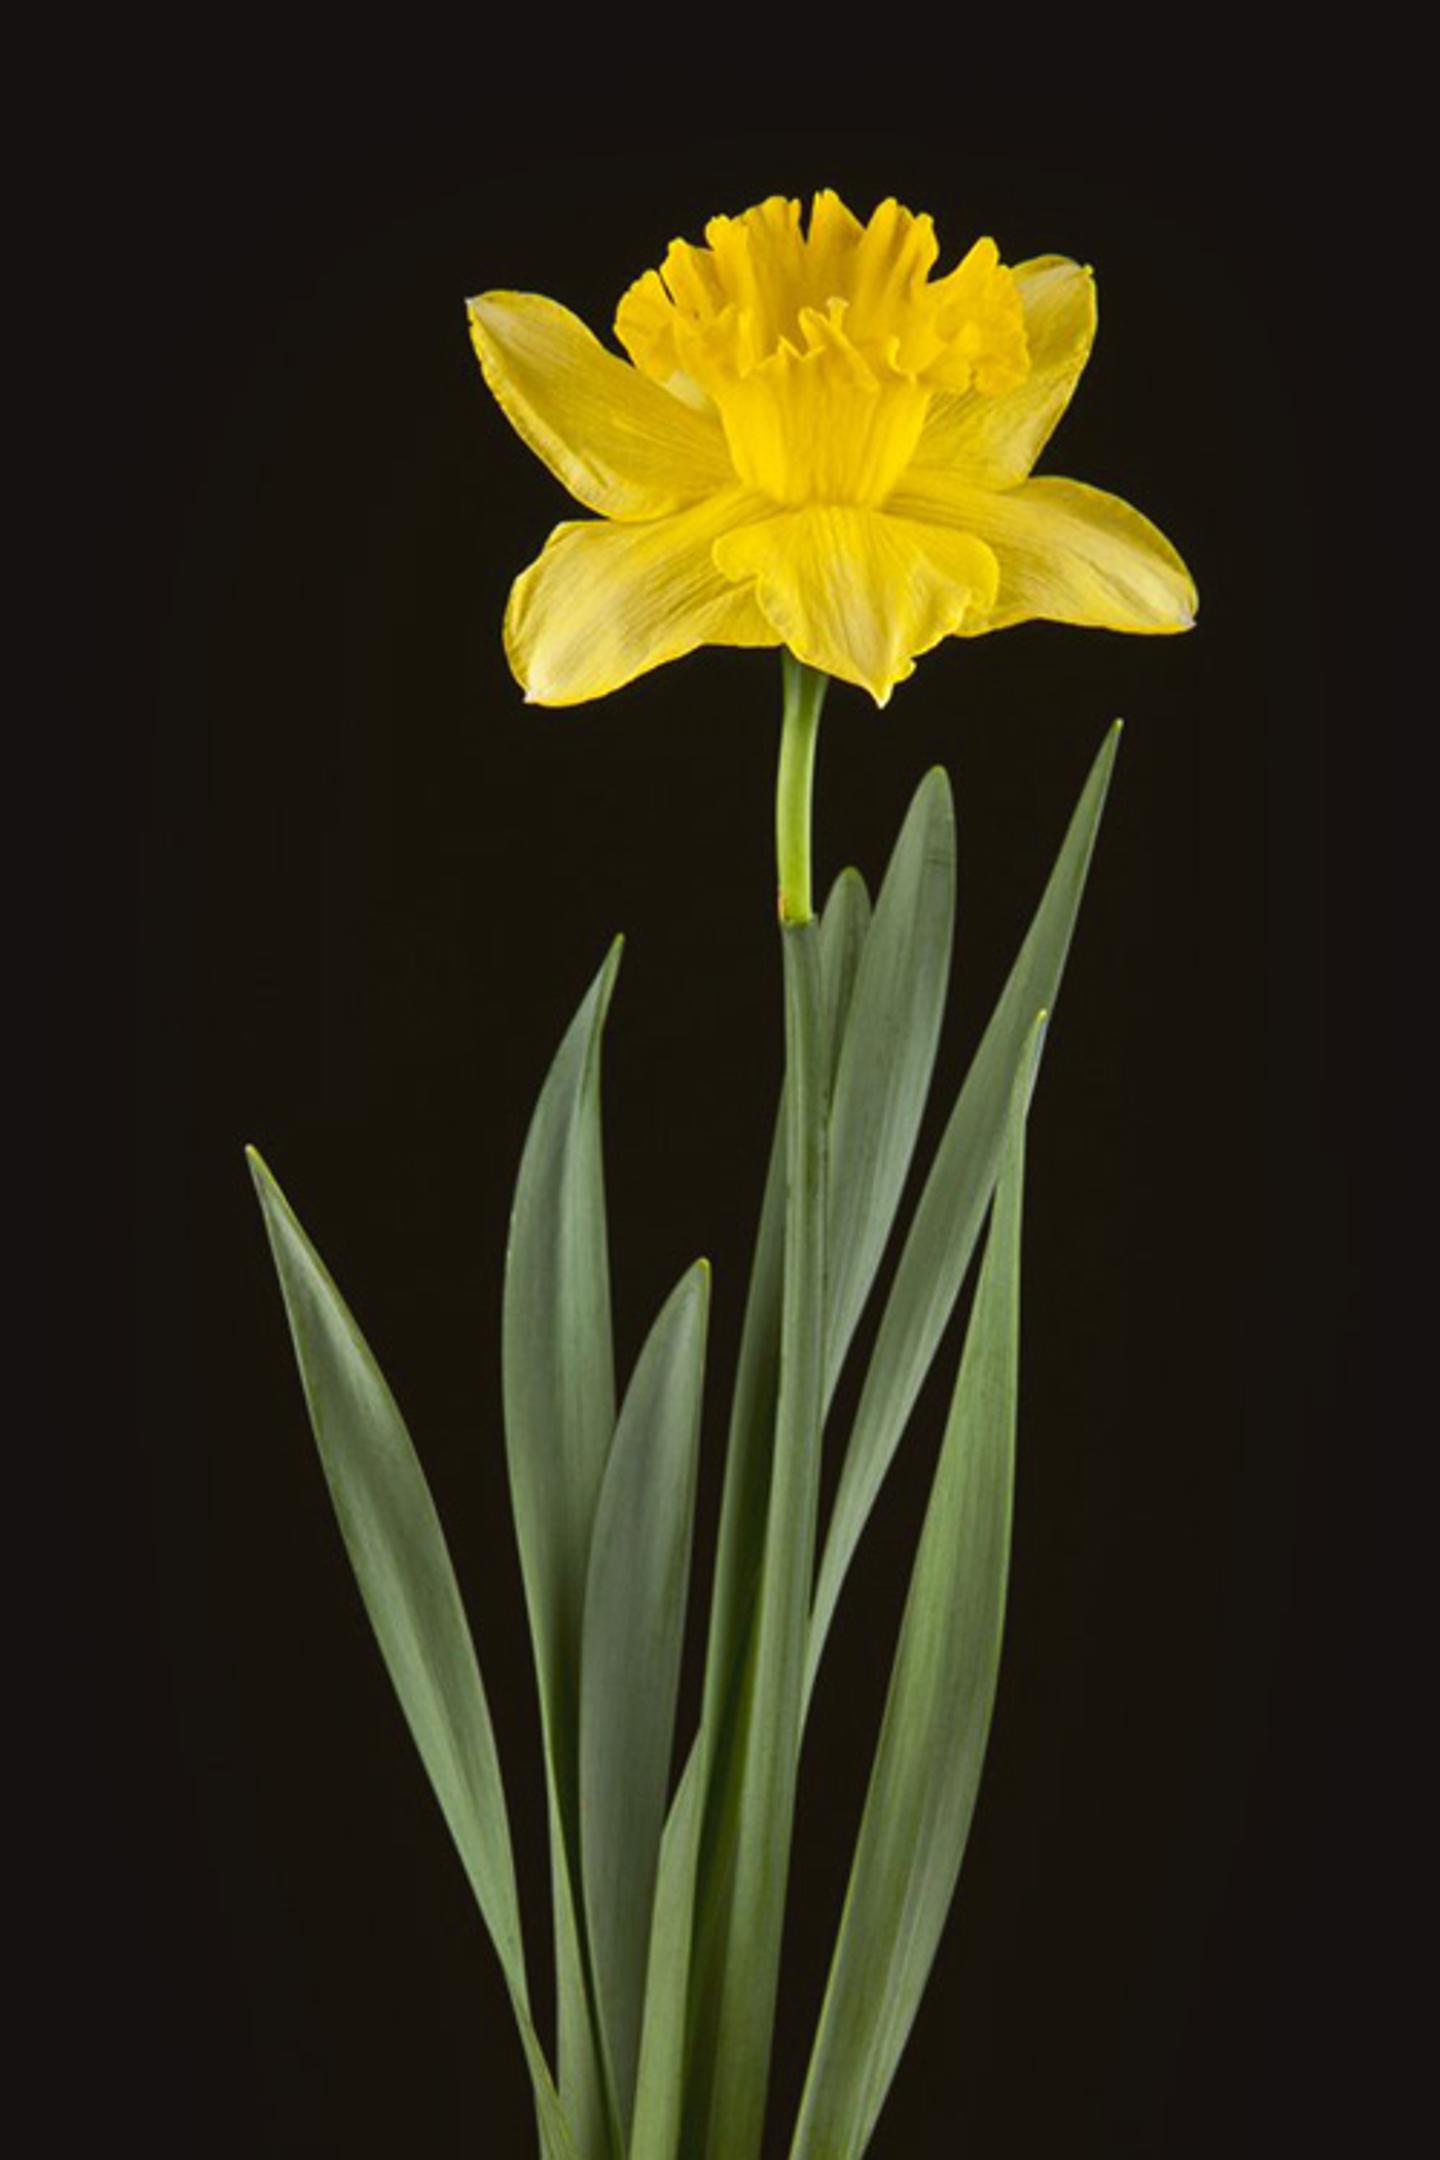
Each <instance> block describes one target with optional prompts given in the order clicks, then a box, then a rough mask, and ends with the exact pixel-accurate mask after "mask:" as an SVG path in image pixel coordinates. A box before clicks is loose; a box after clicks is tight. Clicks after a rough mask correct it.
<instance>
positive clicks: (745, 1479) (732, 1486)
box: [703, 870, 870, 1734]
mask: <svg viewBox="0 0 1440 2160" xmlns="http://www.w3.org/2000/svg"><path fill="white" fill-rule="evenodd" d="M869 924H870V897H869V894H868V893H867V891H866V889H865V881H864V879H863V878H862V877H861V875H860V873H859V871H858V870H842V871H841V873H840V875H839V877H838V878H837V879H836V880H835V883H834V884H833V885H832V887H831V888H830V895H829V898H828V900H827V901H826V904H825V912H824V917H823V919H822V921H821V925H820V975H821V998H822V1006H823V1014H824V1030H825V1042H826V1054H827V1064H828V1065H829V1066H831V1067H833V1060H834V1057H835V1055H836V1054H837V1051H838V1046H839V1044H840V1042H841V1041H842V1040H843V1037H844V1031H845V1024H846V1019H847V1016H848V1013H849V1009H850V1000H851V997H852V994H853V992H854V988H855V978H856V974H857V972H858V969H859V965H860V958H861V954H862V953H863V951H864V946H865V938H866V934H867V931H868V929H869ZM784 1259H785V1099H784V1091H783V1089H782V1091H781V1099H780V1108H779V1111H778V1112H777V1115H776V1121H775V1137H774V1142H773V1145H772V1147H771V1150H770V1163H769V1168H768V1171H767V1173H766V1179H765V1194H764V1199H763V1201H762V1203H761V1208H760V1226H759V1230H758V1232H757V1235H756V1239H755V1254H754V1258H753V1261H752V1263H751V1269H750V1286H749V1292H748V1295H747V1298H746V1304H745V1319H744V1325H743V1328H742V1331H741V1337H740V1355H739V1359H738V1361H737V1364H736V1368H735V1392H734V1398H733V1402H732V1406H731V1413H730V1430H729V1438H728V1443H727V1446H726V1451H725V1486H724V1497H723V1500H722V1503H721V1513H720V1534H719V1540H718V1545H717V1550H716V1560H715V1581H714V1588H713V1592H712V1599H711V1610H710V1634H709V1642H708V1647H707V1654H706V1663H705V1705H704V1713H703V1722H704V1726H705V1727H706V1729H708V1730H709V1731H710V1732H711V1733H712V1734H713V1733H714V1732H715V1731H717V1730H718V1727H719V1723H720V1717H721V1706H722V1703H723V1702H724V1700H725V1699H726V1697H727V1696H728V1695H729V1693H730V1691H731V1690H732V1688H733V1685H734V1681H735V1675H736V1673H737V1671H738V1669H739V1665H740V1659H741V1655H742V1651H743V1646H744V1642H745V1635H746V1630H747V1628H748V1625H749V1615H750V1609H751V1606H752V1604H753V1602H754V1596H755V1585H756V1583H757V1582H758V1580H759V1577H760V1556H761V1553H762V1551H763V1549H764V1542H765V1510H766V1506H767V1502H768V1496H769V1481H770V1458H771V1453H772V1451H773V1448H774V1443H775V1406H776V1401H777V1399H778V1392H779V1384H780V1305H781V1295H782V1281H783V1273H784Z"/></svg>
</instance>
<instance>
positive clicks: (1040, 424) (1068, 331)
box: [914, 255, 1095, 488]
mask: <svg viewBox="0 0 1440 2160" xmlns="http://www.w3.org/2000/svg"><path fill="white" fill-rule="evenodd" d="M1011 275H1012V276H1013V278H1014V280H1015V285H1016V289H1017V290H1018V292H1019V295H1020V301H1021V305H1022V307H1023V309H1024V313H1025V342H1026V345H1027V346H1028V348H1029V353H1030V372H1029V373H1028V374H1027V375H1026V376H1025V377H1024V379H1023V381H1020V382H1018V383H1016V385H1015V387H1014V388H1013V389H1009V390H1005V391H1002V393H1001V394H1000V395H999V396H998V397H985V396H983V395H981V394H980V393H979V392H978V391H975V390H968V391H966V392H965V393H964V394H963V395H962V396H959V397H948V396H945V395H943V394H940V395H937V396H936V397H934V398H933V399H932V400H931V404H930V410H929V413H928V414H927V415H926V420H925V426H924V428H923V429H922V430H921V434H920V441H919V444H918V445H917V447H916V451H915V460H914V461H915V464H916V465H917V466H920V467H922V468H935V469H938V470H941V471H947V472H953V473H954V474H955V475H956V477H957V478H960V477H963V478H965V479H966V480H970V481H973V482H974V484H975V485H976V486H977V487H992V488H1004V487H1013V486H1014V485H1015V482H1016V481H1017V480H1023V479H1024V478H1025V477H1026V475H1027V474H1028V473H1029V471H1030V469H1031V467H1032V466H1033V465H1034V463H1035V460H1036V458H1037V457H1039V455H1040V452H1041V451H1042V450H1043V448H1044V447H1045V444H1046V443H1047V442H1048V441H1049V439H1050V436H1051V434H1052V433H1053V431H1054V428H1055V424H1056V422H1057V421H1058V420H1059V418H1060V415H1061V414H1062V413H1063V412H1064V410H1065V407H1066V406H1067V405H1068V404H1069V402H1070V398H1071V395H1072V393H1073V391H1074V388H1075V385H1076V383H1077V381H1078V380H1079V377H1080V371H1081V369H1082V368H1083V367H1084V365H1085V362H1086V360H1087V359H1088V358H1089V354H1090V347H1091V344H1092V342H1093V340H1094V336H1095V284H1094V280H1093V279H1092V277H1091V275H1090V272H1089V271H1088V270H1087V269H1084V268H1083V267H1082V266H1081V265H1080V264H1079V263H1074V262H1068V261H1067V260H1066V259H1065V258H1064V256H1061V255H1042V256H1039V257H1037V258H1036V260H1034V261H1033V262H1024V263H1017V264H1016V266H1015V269H1014V270H1013V272H1012V273H1011Z"/></svg>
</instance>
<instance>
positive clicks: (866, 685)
mask: <svg viewBox="0 0 1440 2160" xmlns="http://www.w3.org/2000/svg"><path fill="white" fill-rule="evenodd" d="M715 561H716V564H717V566H718V567H719V568H720V569H721V570H722V571H723V572H724V574H725V575H726V577H731V578H735V579H737V580H750V581H753V589H754V594H755V598H756V601H757V602H758V604H759V607H760V610H761V613H762V614H763V615H764V616H765V618H766V620H767V621H768V622H770V623H771V624H772V626H773V628H774V630H775V632H776V633H777V635H778V637H779V638H780V639H781V640H783V642H784V643H785V644H786V645H788V646H789V648H790V650H791V651H792V652H793V653H794V654H795V657H796V658H797V659H798V660H803V661H804V662H805V663H806V665H807V666H809V667H814V668H820V669H822V670H823V672H824V673H825V674H827V675H838V676H839V677H841V679H842V680H843V681H845V682H853V683H858V684H859V685H860V687H861V688H862V689H864V690H868V691H869V692H870V694H871V696H872V697H873V698H874V700H875V702H876V704H877V705H884V704H885V703H886V702H887V700H888V699H889V696H890V692H891V690H892V689H893V688H894V686H895V684H896V683H897V682H903V681H904V680H905V678H906V676H907V675H910V674H912V673H913V671H914V662H915V657H916V655H917V654H919V653H922V652H928V651H929V649H930V647H931V646H932V645H938V644H939V642H940V640H941V638H943V637H948V636H949V635H950V634H951V632H953V631H955V630H958V629H959V628H960V627H961V626H962V624H963V623H964V622H965V620H966V617H967V616H968V615H969V614H970V613H971V612H972V611H973V610H975V609H977V608H978V609H980V610H982V611H983V610H985V609H988V608H989V607H990V605H991V603H992V602H993V600H994V597H995V589H996V569H995V560H994V557H993V556H992V555H991V553H990V550H989V549H988V548H987V547H986V546H984V544H983V543H982V542H980V541H978V540H976V539H974V538H973V537H972V536H971V535H970V534H968V533H961V532H956V531H952V530H950V529H948V528H946V527H944V526H933V527H925V526H920V525H915V524H911V523H910V522H909V521H908V520H906V519H903V518H898V517H891V516H889V515H888V514H886V513H884V512H881V511H876V510H861V509H855V508H853V507H851V506H848V505H840V504H817V505H814V506H813V507H811V508H808V509H804V510H790V511H783V512H781V513H780V515H778V516H776V517H771V518H767V519H766V520H765V521H764V523H762V524H756V525H752V524H747V525H745V526H743V527H742V528H740V529H739V530H737V531H735V532H732V533H730V534H728V535H727V536H726V537H724V538H723V539H721V540H719V541H717V543H716V547H715Z"/></svg>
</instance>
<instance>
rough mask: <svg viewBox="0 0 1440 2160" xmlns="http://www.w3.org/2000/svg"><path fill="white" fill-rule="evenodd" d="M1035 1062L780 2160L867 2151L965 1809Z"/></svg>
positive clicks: (997, 1590)
mask: <svg viewBox="0 0 1440 2160" xmlns="http://www.w3.org/2000/svg"><path fill="white" fill-rule="evenodd" d="M1042 1020H1043V1015H1042ZM1037 1054H1038V1027H1037V1030H1036V1032H1034V1033H1032V1035H1031V1037H1030V1041H1029V1046H1028V1047H1027V1050H1026V1053H1025V1055H1024V1057H1023V1058H1022V1061H1021V1069H1020V1074H1019V1076H1018V1078H1017V1081H1016V1083H1015V1087H1014V1090H1013V1093H1012V1099H1011V1108H1010V1114H1009V1117H1008V1119H1007V1123H1006V1130H1005V1136H1004V1142H1003V1149H1002V1164H1001V1170H1000V1176H999V1181H998V1184H997V1186H996V1190H995V1201H994V1209H993V1214H992V1219H991V1226H990V1234H989V1237H988V1239H987V1241H986V1250H985V1260H984V1265H983V1267H982V1268H981V1272H980V1281H979V1284H978V1286H977V1289H976V1293H975V1305H974V1309H973V1311H972V1313H971V1316H970V1326H969V1329H968V1332H967V1335H966V1341H965V1351H964V1356H963V1358H962V1360H961V1365H960V1376H959V1379H958V1381H957V1383H956V1387H955V1394H954V1398H953V1402H952V1406H951V1411H950V1418H949V1423H948V1425H947V1428H946V1433H945V1440H944V1444H943V1446H942V1449H941V1453H940V1461H939V1465H938V1467H937V1469H936V1473H935V1481H934V1485H933V1487H932V1490H931V1495H930V1505H929V1508H928V1510H927V1513H926V1517H925V1527H924V1530H923V1532H922V1534H921V1539H920V1545H919V1550H918V1552H917V1554H916V1558H915V1566H914V1572H913V1574H912V1576H911V1580H910V1594H909V1598H908V1600H907V1602H906V1606H905V1617H904V1620H903V1622H902V1624H901V1630H900V1642H899V1647H898V1649H897V1651H896V1655H895V1665H894V1670H893V1673H892V1675H891V1680H890V1691H889V1696H888V1699H887V1701H886V1705H885V1716H884V1722H883V1724H882V1726H881V1731H880V1741H879V1745H878V1747H877V1749H876V1753H875V1763H874V1768H873V1770H872V1772H871V1778H870V1789H869V1793H868V1795H867V1798H866V1802H865V1813H864V1818H863V1820H862V1823H861V1827H860V1836H859V1841H858V1844H857V1846H856V1851H855V1860H854V1865H853V1867H852V1870H851V1875H850V1887H849V1891H848V1894H847V1896H846V1900H845V1911H844V1916H843V1918H842V1920H841V1924H840V1934H839V1939H838V1941H837V1943H836V1947H835V1956H834V1961H833V1963H832V1965H831V1969H830V1979H829V1984H828V1986H827V1989H826V1993H825V2001H824V2005H823V2008H822V2010H821V2014H820V2026H819V2031H818V2034H817V2036H816V2041H815V2049H814V2053H813V2055H812V2058H811V2064H810V2072H809V2076H808V2079H807V2081H806V2088H805V2094H804V2098H803V2101H802V2103H801V2109H800V2120H799V2124H798V2126H797V2129H796V2134H795V2141H794V2145H793V2147H792V2160H860V2155H861V2154H863V2153H864V2151H865V2149H866V2147H867V2145H868V2144H869V2141H870V2134H871V2131H872V2130H873V2128H874V2126H875V2121H876V2118H877V2117H878V2115H879V2113H880V2110H881V2107H882V2105H883V2103H884V2100H885V2095H886V2093H887V2092H888V2091H889V2089H890V2082H891V2079H892V2078H893V2077H894V2074H895V2068H896V2065H897V2063H898V2062H899V2060H900V2055H901V2052H902V2050H903V2048H904V2046H905V2042H906V2040H907V2039H908V2037H909V2034H910V2028H911V2026H912V2024H913V2022H914V2019H915V2013H916V2011H917V2010H918V2008H919V2006H920V1997H921V1994H922V1992H923V1990H924V1987H925V1983H926V1980H927V1979H928V1978H929V1974H930V1967H931V1964H932V1962H933V1960H934V1956H935V1951H936V1948H937V1946H938V1944H939V1941H940V1935H941V1931H942V1929H943V1928H944V1925H945V1918H946V1915H947V1913H948V1911H949V1909H950V1901H951V1899H952V1897H953V1895H954V1891H955V1883H956V1878H957V1877H958V1875H959V1872H960V1863H961V1860H962V1859H963V1857H964V1852H965V1845H966V1841H967V1839H968V1837H969V1832H970V1823H971V1819H972V1817H973V1814H974V1810H975V1799H976V1794H977V1792H978V1789H979V1784H980V1772H981V1767H982V1764H983V1762H984V1757H985V1744H986V1740H987V1738H988V1736H989V1731H990V1717H991V1711H992V1709H993V1707H994V1701H995V1683H996V1678H997V1675H998V1671H999V1663H1000V1641H1001V1634H1002V1629H1003V1624H1004V1613H1005V1588H1006V1580H1007V1574H1008V1567H1009V1553H1010V1517H1011V1502H1012V1494H1013V1489H1014V1464H1015V1396H1016V1380H1017V1365H1018V1353H1019V1318H1020V1214H1021V1186H1022V1178H1023V1159H1024V1127H1025V1112H1026V1108H1027V1105H1028V1100H1029V1094H1030V1089H1031V1086H1032V1083H1033V1074H1034V1065H1035V1060H1036V1056H1037Z"/></svg>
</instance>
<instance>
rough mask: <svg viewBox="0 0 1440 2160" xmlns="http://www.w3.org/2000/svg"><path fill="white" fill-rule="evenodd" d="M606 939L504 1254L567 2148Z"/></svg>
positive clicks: (586, 2158) (586, 2032) (596, 1393)
mask: <svg viewBox="0 0 1440 2160" xmlns="http://www.w3.org/2000/svg"><path fill="white" fill-rule="evenodd" d="M621 949H622V946H621V941H620V940H619V939H618V938H617V939H616V940H615V942H614V943H613V944H612V946H611V948H610V950H609V952H608V954H607V955H606V958H605V961H604V963H603V965H602V966H601V968H600V970H599V972H598V973H597V974H596V976H595V978H594V980H593V981H592V983H591V985H590V987H589V989H588V990H587V992H586V994H585V997H584V998H583V999H582V1000H581V1003H580V1006H579V1008H578V1010H577V1012H576V1014H575V1016H574V1018H573V1020H572V1021H571V1023H570V1025H569V1027H568V1029H567V1030H566V1032H565V1035H564V1036H563V1038H562V1040H561V1043H560V1047H559V1049H558V1050H557V1052H556V1054H555V1058H554V1060H553V1062H552V1064H551V1067H550V1070H549V1072H548V1073H547V1075H546V1078H545V1081H544V1084H543V1086H542V1088H541V1091H540V1096H539V1099H538V1101H537V1103H536V1106H535V1111H534V1114H533V1116H532V1118H531V1122H530V1129H529V1132H528V1134H527V1136H526V1141H525V1148H524V1152H523V1154H522V1157H521V1162H520V1170H519V1174H518V1177H517V1179H516V1186H515V1202H514V1207H513V1209H512V1213H511V1220H510V1236H509V1242H508V1246H507V1251H506V1261H505V1287H504V1298H503V1305H502V1313H501V1367H502V1382H503V1393H504V1403H505V1442H506V1455H507V1462H508V1467H509V1474H510V1494H511V1503H512V1506H513V1509H514V1514H515V1530H516V1539H517V1543H518V1545H519V1551H520V1568H521V1576H522V1579H523V1582H524V1586H525V1600H526V1609H527V1612H528V1615H529V1622H530V1634H531V1641H532V1645H533V1649H534V1655H535V1670H536V1678H537V1682H538V1685H539V1692H540V1708H541V1732H542V1738H543V1741H544V1747H545V1761H546V1790H547V1801H548V1806H549V1811H550V1818H551V1821H550V1855H551V1877H552V1886H553V1897H552V1907H553V1927H554V1937H555V1963H556V1995H557V2005H558V2043H557V2054H558V2066H559V2089H560V2097H561V2100H562V2103H563V2104H564V2107H565V2110H566V2113H567V2115H568V2116H569V2118H570V2121H571V2123H572V2125H573V2128H574V2134H575V2141H576V2144H577V2146H578V2148H579V2151H580V2154H581V2160H603V2156H605V2155H607V2154H608V2153H609V2151H610V2149H611V2146H612V2143H613V2132H614V2128H615V2125H614V2123H613V2109H612V2105H611V2097H610V2095H609V2094H608V2093H607V2091H606V2087H605V2082H604V2078H603V2074H602V2063H601V2055H600V2049H599V2044H598V2035H597V2033H596V2030H595V2022H594V2005H593V2000H592V1979H591V1972H590V1960H589V1952H588V1945H587V1942H586V1939H585V1927H584V1897H583V1888H582V1883H581V1874H580V1836H579V1767H578V1755H579V1715H580V1642H581V1630H582V1623H583V1617H584V1599H585V1585H586V1579H587V1574H588V1569H589V1561H590V1549H591V1540H592V1534H593V1529H594V1521H595V1510H596V1507H597V1506H598V1503H599V1497H600V1489H601V1484H602V1481H603V1478H604V1474H605V1465H606V1461H607V1459H608V1455H609V1449H610V1442H611V1438H612V1436H613V1433H614V1429H615V1377H614V1352H613V1346H612V1338H611V1321H610V1276H609V1250H608V1236H607V1229H606V1215H605V1190H604V1165H603V1159H602V1147H601V1126H600V1045H601V1037H602V1032H603V1029H604V1024H605V1018H606V1014H607V1012H608V1010H609V1005H610V999H611V995H612V992H613V989H614V984H615V976H616V972H617V970H618V967H619V961H620V953H621Z"/></svg>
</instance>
